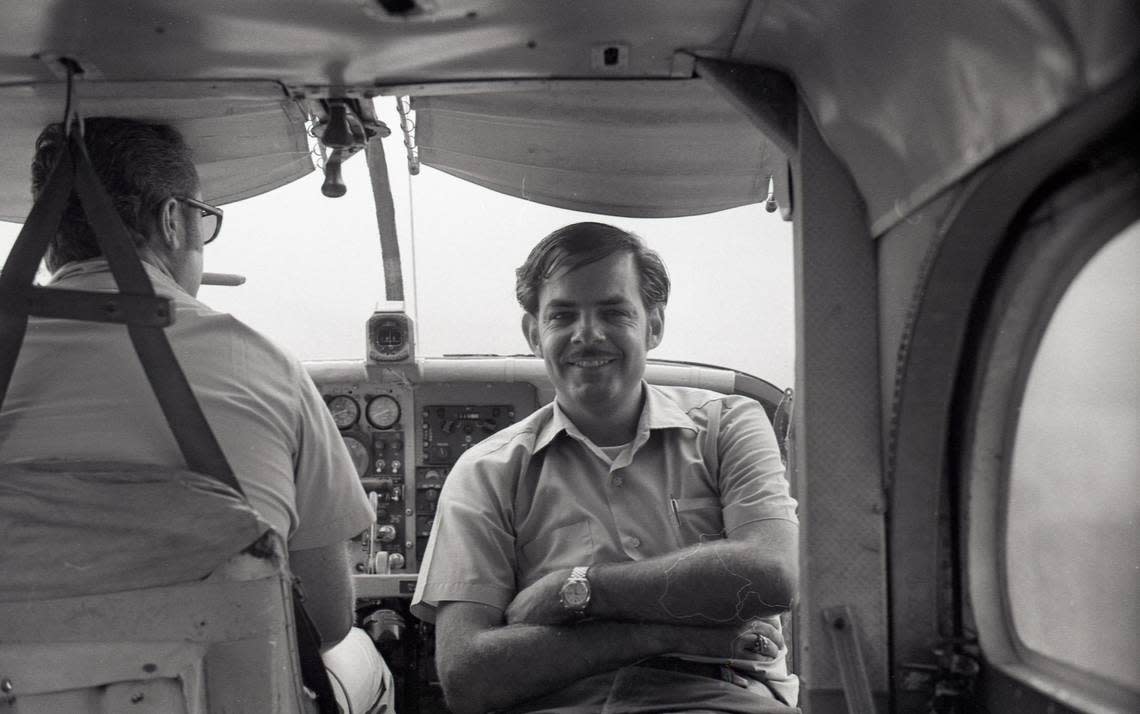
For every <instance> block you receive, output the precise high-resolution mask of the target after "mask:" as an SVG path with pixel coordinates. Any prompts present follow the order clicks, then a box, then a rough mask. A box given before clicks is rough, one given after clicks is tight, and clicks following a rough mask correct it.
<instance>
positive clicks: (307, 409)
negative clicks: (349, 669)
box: [288, 363, 375, 650]
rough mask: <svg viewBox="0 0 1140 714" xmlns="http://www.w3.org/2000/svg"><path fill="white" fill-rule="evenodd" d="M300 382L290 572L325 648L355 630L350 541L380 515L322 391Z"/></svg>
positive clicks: (302, 377)
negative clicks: (371, 503) (375, 513)
mask: <svg viewBox="0 0 1140 714" xmlns="http://www.w3.org/2000/svg"><path fill="white" fill-rule="evenodd" d="M297 368H298V369H299V370H300V369H301V368H300V364H299V363H298V365H297ZM297 380H298V394H299V400H300V401H299V407H298V410H297V414H296V422H295V433H296V443H295V448H294V456H293V461H294V472H295V475H294V489H295V491H294V493H295V502H296V513H297V520H296V523H297V525H296V527H295V529H294V530H293V532H292V533H290V534H289V539H288V541H289V568H290V570H291V571H292V573H293V575H294V576H295V577H296V578H297V579H298V580H299V581H300V583H299V584H300V589H301V592H302V594H303V595H304V607H305V612H306V613H307V614H308V615H309V617H310V618H311V619H312V620H313V624H314V625H315V626H316V628H317V632H318V633H319V634H320V636H321V648H322V650H325V649H328V648H330V647H331V646H333V645H335V644H336V643H338V642H339V641H341V640H342V639H344V637H345V635H347V634H348V631H349V628H350V627H351V626H352V618H353V605H354V602H353V592H352V572H351V567H350V563H349V555H348V553H349V551H348V548H349V543H350V540H349V539H350V538H352V537H354V536H356V535H358V534H359V533H361V532H363V531H364V530H366V529H367V528H368V527H369V525H371V524H372V522H373V521H374V519H375V515H374V514H373V512H372V507H371V506H370V505H369V504H368V497H367V496H366V495H365V493H364V489H363V487H362V486H361V485H360V479H359V478H358V477H357V475H356V469H355V468H354V467H353V465H352V459H351V457H350V456H349V454H348V450H347V448H346V447H345V445H344V440H343V439H342V438H341V436H340V431H339V430H338V429H337V428H336V424H334V423H333V420H332V417H331V416H330V415H329V412H328V408H327V407H326V406H325V403H324V400H323V399H322V398H321V395H320V392H318V391H317V388H316V386H314V385H313V382H312V380H311V379H310V378H309V376H308V375H307V374H306V373H304V372H303V370H302V371H300V372H299V373H298V375H297Z"/></svg>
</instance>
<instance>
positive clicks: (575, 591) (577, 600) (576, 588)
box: [562, 580, 590, 609]
mask: <svg viewBox="0 0 1140 714" xmlns="http://www.w3.org/2000/svg"><path fill="white" fill-rule="evenodd" d="M589 601H590V586H589V584H588V583H586V582H585V581H582V580H571V581H569V582H567V583H566V584H565V585H563V586H562V602H564V603H565V604H566V607H568V608H571V609H578V608H582V607H585V606H586V603H588V602H589Z"/></svg>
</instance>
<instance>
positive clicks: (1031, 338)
mask: <svg viewBox="0 0 1140 714" xmlns="http://www.w3.org/2000/svg"><path fill="white" fill-rule="evenodd" d="M1016 231H1017V232H1016V234H1015V235H1013V236H1011V240H1012V241H1013V242H1012V243H1011V250H1010V252H1009V254H1008V255H1007V256H1004V259H1003V261H1002V263H1001V264H1000V265H999V266H995V271H994V274H993V283H992V284H993V286H994V291H993V293H992V294H987V295H985V296H984V298H983V300H982V301H981V304H982V305H983V306H984V310H985V314H984V315H980V316H979V317H981V318H982V319H981V320H979V322H978V325H977V329H978V332H977V333H976V336H975V339H976V342H975V344H974V345H973V355H972V359H973V364H972V367H971V368H970V369H971V371H970V372H969V379H968V380H964V382H963V388H964V389H968V393H964V394H963V396H962V399H963V401H962V402H961V405H962V411H961V415H962V417H963V421H962V432H961V434H960V436H958V439H959V448H960V449H961V450H960V451H959V453H960V454H961V458H960V459H959V462H958V463H959V469H960V472H959V473H960V474H961V476H962V479H961V482H960V483H961V486H962V488H963V491H962V493H961V499H960V502H961V503H962V504H964V506H965V510H964V513H963V515H964V516H965V520H964V523H962V524H961V527H962V532H963V534H964V536H965V542H964V544H963V545H964V548H963V554H964V566H965V576H964V582H965V584H966V586H967V591H968V597H967V598H966V599H965V600H964V601H963V612H962V615H963V621H964V622H965V623H967V627H968V630H969V631H970V632H976V634H977V638H978V642H979V644H980V645H981V654H982V660H983V661H982V666H983V668H984V671H983V674H982V678H981V679H980V680H979V681H980V682H981V683H982V686H980V687H979V689H978V696H979V698H980V699H981V702H980V703H981V704H982V705H984V706H985V707H986V708H987V709H989V710H990V711H1008V710H1011V708H1017V707H1028V708H1026V709H1023V710H1025V711H1036V710H1041V711H1044V710H1047V709H1049V708H1053V709H1055V710H1057V711H1078V712H1091V711H1140V667H1138V666H1137V663H1138V662H1140V637H1138V636H1137V633H1140V568H1138V567H1137V562H1138V561H1137V552H1138V551H1137V545H1138V544H1140V278H1138V276H1140V149H1137V148H1135V147H1131V148H1127V149H1125V150H1120V147H1114V151H1111V152H1110V151H1107V150H1106V151H1105V152H1104V153H1102V154H1098V155H1097V156H1096V157H1095V160H1094V159H1093V158H1091V157H1090V160H1088V161H1087V162H1086V163H1085V164H1084V172H1083V173H1081V174H1079V175H1074V176H1073V177H1071V178H1070V179H1069V180H1068V181H1067V182H1066V183H1064V184H1062V185H1058V186H1057V187H1056V188H1054V189H1053V190H1052V192H1051V193H1049V194H1048V195H1046V196H1043V197H1042V198H1040V199H1038V201H1037V204H1036V205H1035V207H1034V209H1033V212H1032V213H1031V214H1028V215H1027V216H1026V217H1025V218H1024V219H1023V220H1022V222H1021V223H1020V224H1019V226H1018V227H1017V228H1016Z"/></svg>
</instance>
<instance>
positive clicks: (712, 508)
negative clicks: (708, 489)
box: [670, 496, 724, 546]
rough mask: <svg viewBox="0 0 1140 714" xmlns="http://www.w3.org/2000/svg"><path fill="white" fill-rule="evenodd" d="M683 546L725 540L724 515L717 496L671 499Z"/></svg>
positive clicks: (675, 522)
mask: <svg viewBox="0 0 1140 714" xmlns="http://www.w3.org/2000/svg"><path fill="white" fill-rule="evenodd" d="M670 507H671V508H672V509H673V515H674V525H675V526H676V528H677V533H678V536H679V538H680V541H681V545H682V546H688V545H696V544H697V543H703V542H707V541H710V540H721V539H722V538H724V514H723V512H722V511H721V506H720V499H719V498H717V497H716V496H702V497H699V498H674V499H670Z"/></svg>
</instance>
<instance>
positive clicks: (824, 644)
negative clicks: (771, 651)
mask: <svg viewBox="0 0 1140 714" xmlns="http://www.w3.org/2000/svg"><path fill="white" fill-rule="evenodd" d="M800 122H801V125H800V126H801V136H800V141H801V144H800V157H799V159H798V162H797V165H796V167H795V171H794V173H795V180H796V186H795V195H796V196H797V203H796V216H795V241H796V266H795V267H796V340H797V345H796V352H797V355H796V360H797V368H796V400H797V404H796V417H795V419H796V423H795V430H796V432H795V433H796V435H797V437H796V444H795V454H794V462H795V463H796V464H797V465H798V467H797V468H798V471H797V479H796V481H797V497H798V498H799V499H800V521H801V524H802V525H801V542H800V548H801V569H802V571H801V581H800V594H801V596H800V605H799V609H798V621H797V627H798V629H797V642H798V649H797V659H796V661H797V667H798V668H799V671H800V674H801V675H802V676H803V678H804V689H805V692H804V693H805V697H804V699H805V701H807V702H810V701H812V698H813V693H814V692H817V691H819V692H821V690H836V689H840V688H841V687H842V684H841V682H840V676H839V669H838V664H837V658H836V654H835V650H834V645H833V644H832V637H831V634H830V632H829V631H828V629H827V628H826V627H825V625H824V621H823V618H822V612H823V610H824V609H825V608H828V607H832V606H838V605H846V606H848V607H849V608H850V609H851V611H852V612H853V614H854V616H855V618H856V620H857V633H858V637H859V640H860V647H861V649H862V654H863V657H864V664H865V666H866V670H867V673H868V678H869V685H870V688H871V689H872V691H874V692H878V693H882V692H885V691H887V687H888V684H887V682H888V679H887V671H888V669H887V621H886V570H885V533H884V525H883V519H884V516H883V507H882V489H881V483H882V461H881V453H882V452H881V430H880V402H879V394H880V392H879V354H878V339H877V336H876V334H877V326H878V324H877V323H878V308H877V300H878V297H877V275H876V267H875V266H876V262H875V257H876V255H875V242H874V241H873V240H872V239H871V237H870V235H869V232H868V230H867V222H866V213H865V208H864V205H863V203H862V201H861V200H860V198H859V196H858V194H857V192H856V191H855V188H854V184H853V183H852V181H851V178H850V176H849V174H848V173H847V172H846V170H845V169H844V167H843V166H842V165H841V164H840V163H839V162H838V160H837V159H836V158H835V156H834V155H833V154H832V153H831V151H830V150H829V149H828V148H827V146H826V145H825V144H824V143H823V140H822V139H821V138H820V136H819V133H818V131H817V130H816V128H815V125H814V123H813V122H812V120H811V118H810V117H809V116H808V115H807V113H806V112H804V111H801V113H800ZM821 693H822V692H821ZM828 710H829V708H828V707H826V706H825V707H822V708H821V709H820V711H828ZM813 711H814V710H813Z"/></svg>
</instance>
